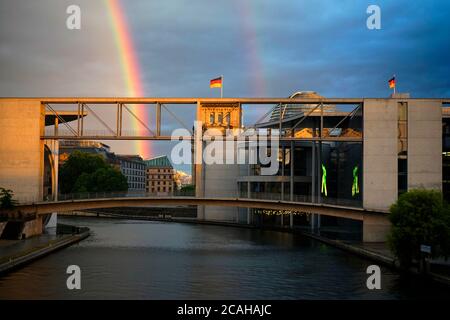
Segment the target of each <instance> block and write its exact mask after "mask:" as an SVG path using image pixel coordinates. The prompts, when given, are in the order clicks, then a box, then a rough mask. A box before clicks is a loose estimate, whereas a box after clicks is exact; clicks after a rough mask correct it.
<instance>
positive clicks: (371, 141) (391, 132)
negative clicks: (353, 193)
mask: <svg viewBox="0 0 450 320" xmlns="http://www.w3.org/2000/svg"><path fill="white" fill-rule="evenodd" d="M363 119H364V146H363V167H364V170H363V206H364V208H366V209H372V210H388V209H389V206H390V205H391V204H392V203H393V202H394V201H396V200H397V175H398V173H397V170H398V169H397V161H398V155H397V154H398V152H397V148H398V146H397V136H398V120H397V100H394V99H392V100H390V99H365V100H364V117H363Z"/></svg>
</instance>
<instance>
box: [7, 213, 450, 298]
mask: <svg viewBox="0 0 450 320" xmlns="http://www.w3.org/2000/svg"><path fill="white" fill-rule="evenodd" d="M60 222H62V223H67V224H73V225H79V226H87V227H89V228H90V229H91V231H92V235H91V236H90V237H89V238H87V239H86V240H84V241H82V242H80V243H79V244H76V245H73V246H71V247H68V248H66V249H63V250H61V251H58V252H56V253H54V254H51V255H49V256H47V257H45V258H42V259H40V260H37V261H35V262H33V263H31V264H29V265H27V266H25V267H23V268H21V269H19V270H17V271H14V272H12V273H9V274H7V275H5V276H3V277H1V278H0V299H11V298H13V299H407V298H449V297H450V292H449V291H448V290H447V289H446V288H443V287H440V286H437V285H431V284H424V283H422V282H419V281H418V280H414V279H408V278H407V279H405V278H404V277H400V276H399V275H398V274H397V273H395V272H392V271H390V270H389V269H386V268H381V286H382V289H381V290H368V289H367V287H366V280H367V277H368V275H367V274H366V269H367V267H368V266H369V265H371V264H373V262H370V261H368V260H364V259H361V258H358V257H355V256H353V255H350V254H348V253H346V252H344V251H341V250H339V249H335V248H333V247H330V246H328V245H325V244H322V243H320V242H317V241H314V240H311V239H309V238H305V237H302V236H298V235H292V234H288V233H280V232H273V231H261V230H252V229H245V228H233V227H220V226H206V225H193V224H181V223H165V222H144V221H131V220H114V219H102V218H76V217H73V218H66V217H65V218H61V219H60ZM69 265H78V266H79V267H80V268H81V289H80V290H68V289H67V287H66V280H67V277H68V276H69V275H68V274H66V269H67V267H68V266H69Z"/></svg>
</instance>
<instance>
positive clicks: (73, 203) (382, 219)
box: [2, 195, 389, 241]
mask: <svg viewBox="0 0 450 320" xmlns="http://www.w3.org/2000/svg"><path fill="white" fill-rule="evenodd" d="M186 205H197V206H224V207H241V208H264V209H272V210H281V211H285V212H286V214H293V213H303V214H320V215H327V216H335V217H340V218H347V219H353V220H359V221H362V222H363V238H364V239H365V240H366V241H371V240H372V241H373V240H374V241H381V240H384V237H385V235H386V232H387V230H388V228H389V222H388V219H387V212H383V211H373V210H367V209H363V208H354V207H348V206H340V205H331V204H323V203H307V202H295V201H285V200H270V199H252V198H240V197H220V198H219V197H218V198H211V197H195V196H156V195H153V196H139V197H132V196H123V197H105V198H83V199H70V200H60V201H42V202H33V203H27V204H20V205H17V206H15V207H14V208H13V209H9V210H8V211H4V212H3V213H2V214H3V215H5V214H7V215H8V217H9V218H13V219H14V218H16V219H18V218H24V217H27V216H28V217H30V218H31V216H32V217H39V216H43V215H47V214H49V213H52V212H66V211H77V210H88V209H98V208H113V207H151V206H186ZM205 220H207V217H206V219H205Z"/></svg>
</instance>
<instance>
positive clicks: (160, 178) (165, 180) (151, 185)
mask: <svg viewBox="0 0 450 320" xmlns="http://www.w3.org/2000/svg"><path fill="white" fill-rule="evenodd" d="M144 162H145V165H146V167H147V186H146V191H147V192H150V193H156V194H162V195H168V194H171V193H172V192H173V191H174V189H175V188H174V185H175V182H174V173H175V172H174V169H173V166H172V164H171V163H170V160H169V158H167V156H160V157H156V158H152V159H148V160H145V161H144Z"/></svg>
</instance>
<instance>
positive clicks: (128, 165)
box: [121, 161, 145, 170]
mask: <svg viewBox="0 0 450 320" xmlns="http://www.w3.org/2000/svg"><path fill="white" fill-rule="evenodd" d="M121 166H122V167H123V168H131V169H139V170H145V164H140V163H134V162H128V161H121Z"/></svg>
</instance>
